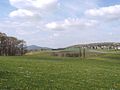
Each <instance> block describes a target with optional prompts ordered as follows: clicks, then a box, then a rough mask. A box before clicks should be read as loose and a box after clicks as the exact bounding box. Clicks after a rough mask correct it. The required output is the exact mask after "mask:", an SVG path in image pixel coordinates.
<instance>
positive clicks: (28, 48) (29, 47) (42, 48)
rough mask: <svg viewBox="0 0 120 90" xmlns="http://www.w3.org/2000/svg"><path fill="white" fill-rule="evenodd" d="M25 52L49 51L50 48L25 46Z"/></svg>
mask: <svg viewBox="0 0 120 90" xmlns="http://www.w3.org/2000/svg"><path fill="white" fill-rule="evenodd" d="M27 50H33V51H34V50H51V48H48V47H40V46H37V45H30V46H27Z"/></svg>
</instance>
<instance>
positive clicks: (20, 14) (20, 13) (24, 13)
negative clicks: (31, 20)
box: [10, 9, 34, 17]
mask: <svg viewBox="0 0 120 90" xmlns="http://www.w3.org/2000/svg"><path fill="white" fill-rule="evenodd" d="M26 16H27V17H32V16H34V13H33V12H31V11H29V10H25V9H18V10H16V11H13V12H11V13H10V17H26Z"/></svg>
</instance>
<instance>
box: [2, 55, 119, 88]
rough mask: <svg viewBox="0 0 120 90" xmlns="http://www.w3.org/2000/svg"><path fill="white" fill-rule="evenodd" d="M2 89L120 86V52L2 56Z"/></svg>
mask: <svg viewBox="0 0 120 90" xmlns="http://www.w3.org/2000/svg"><path fill="white" fill-rule="evenodd" d="M0 90H120V54H112V53H109V54H105V55H102V56H101V55H100V56H97V57H90V58H86V59H81V58H65V57H64V58H63V57H52V56H49V54H48V53H30V54H28V55H26V56H15V57H10V56H9V57H3V56H1V57H0Z"/></svg>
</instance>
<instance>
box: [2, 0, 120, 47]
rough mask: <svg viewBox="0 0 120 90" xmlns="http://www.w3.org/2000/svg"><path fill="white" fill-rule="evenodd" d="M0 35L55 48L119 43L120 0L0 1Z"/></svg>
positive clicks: (30, 43)
mask: <svg viewBox="0 0 120 90" xmlns="http://www.w3.org/2000/svg"><path fill="white" fill-rule="evenodd" d="M0 32H4V33H6V34H7V35H9V36H16V37H17V38H19V39H24V40H25V41H26V42H27V44H28V45H32V44H34V45H39V46H45V47H54V48H58V47H65V46H69V45H74V44H79V43H93V42H107V41H109V42H113V41H114V42H120V0H0Z"/></svg>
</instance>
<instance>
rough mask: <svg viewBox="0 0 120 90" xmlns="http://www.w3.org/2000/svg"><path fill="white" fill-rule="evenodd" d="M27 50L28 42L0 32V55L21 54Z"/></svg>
mask: <svg viewBox="0 0 120 90" xmlns="http://www.w3.org/2000/svg"><path fill="white" fill-rule="evenodd" d="M26 52H27V48H26V42H25V41H24V40H19V39H17V38H16V37H11V36H7V35H6V34H5V33H1V32H0V56H21V55H24V54H25V53H26Z"/></svg>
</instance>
